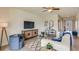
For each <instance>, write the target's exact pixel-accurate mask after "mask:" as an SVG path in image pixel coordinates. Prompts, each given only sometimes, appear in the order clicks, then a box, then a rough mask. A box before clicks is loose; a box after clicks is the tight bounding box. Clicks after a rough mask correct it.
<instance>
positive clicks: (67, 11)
mask: <svg viewBox="0 0 79 59" xmlns="http://www.w3.org/2000/svg"><path fill="white" fill-rule="evenodd" d="M59 8H60V11H54V12H52V13H49V12H42V11H43V10H44V9H43V8H42V7H22V8H21V9H24V10H26V11H29V12H32V13H35V14H39V15H41V14H42V15H47V14H59V15H60V16H62V17H65V16H75V15H77V13H79V7H59Z"/></svg>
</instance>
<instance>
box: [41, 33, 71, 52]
mask: <svg viewBox="0 0 79 59" xmlns="http://www.w3.org/2000/svg"><path fill="white" fill-rule="evenodd" d="M70 39H71V38H70V35H69V34H65V35H64V36H63V37H62V41H61V42H57V41H53V40H51V39H45V38H43V39H42V40H41V47H44V46H46V45H47V44H48V43H51V44H52V46H53V48H54V49H56V50H57V51H70V50H71V48H72V47H71V46H72V45H71V43H70Z"/></svg>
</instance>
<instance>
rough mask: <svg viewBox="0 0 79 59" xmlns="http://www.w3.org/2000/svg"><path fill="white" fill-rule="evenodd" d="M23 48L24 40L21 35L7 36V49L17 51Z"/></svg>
mask: <svg viewBox="0 0 79 59" xmlns="http://www.w3.org/2000/svg"><path fill="white" fill-rule="evenodd" d="M23 46H24V39H23V36H22V35H21V34H15V35H10V36H9V48H10V49H11V50H18V49H21V48H22V47H23Z"/></svg>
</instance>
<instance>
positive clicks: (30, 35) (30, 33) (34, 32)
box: [22, 29, 38, 40]
mask: <svg viewBox="0 0 79 59" xmlns="http://www.w3.org/2000/svg"><path fill="white" fill-rule="evenodd" d="M22 34H23V35H24V39H25V40H27V39H29V38H33V37H36V36H38V29H28V30H23V31H22Z"/></svg>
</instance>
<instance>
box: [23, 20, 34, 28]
mask: <svg viewBox="0 0 79 59" xmlns="http://www.w3.org/2000/svg"><path fill="white" fill-rule="evenodd" d="M31 28H34V22H32V21H24V29H31Z"/></svg>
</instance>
